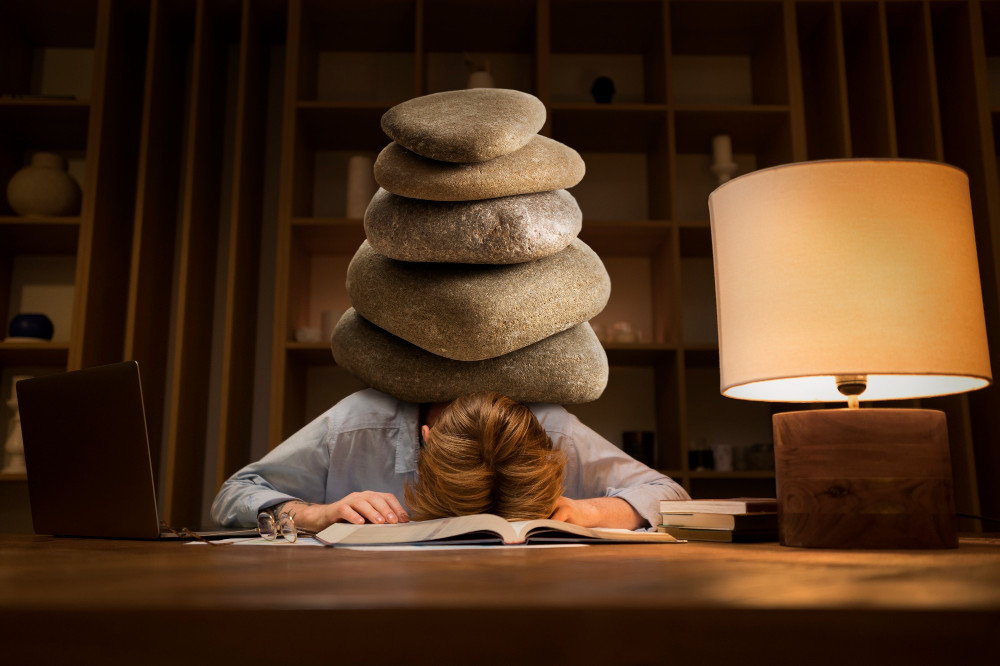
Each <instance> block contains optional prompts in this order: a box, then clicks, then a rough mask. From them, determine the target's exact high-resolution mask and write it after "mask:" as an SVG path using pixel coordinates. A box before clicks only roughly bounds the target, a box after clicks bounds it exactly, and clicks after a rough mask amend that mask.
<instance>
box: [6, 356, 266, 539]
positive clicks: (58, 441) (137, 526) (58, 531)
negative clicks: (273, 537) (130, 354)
mask: <svg viewBox="0 0 1000 666" xmlns="http://www.w3.org/2000/svg"><path fill="white" fill-rule="evenodd" d="M17 402H18V407H19V409H20V413H21V432H22V435H23V437H24V458H25V464H26V465H27V468H28V495H29V498H30V501H31V521H32V526H33V527H34V530H35V532H36V533H37V534H53V535H58V536H80V537H120V538H133V539H158V538H178V536H177V535H176V534H174V533H172V532H170V531H168V530H164V529H161V527H160V519H159V514H158V513H157V508H156V485H155V480H154V479H153V465H152V460H151V458H150V453H149V438H148V435H147V432H146V412H145V409H144V407H143V401H142V385H141V382H140V380H139V364H138V363H136V362H135V361H126V362H124V363H114V364H112V365H104V366H99V367H95V368H88V369H85V370H76V371H73V372H66V373H62V374H58V375H49V376H45V377H36V378H33V379H24V380H21V381H19V382H18V383H17ZM191 484H192V486H193V488H192V490H198V489H200V486H201V478H200V477H199V478H197V479H192V480H191ZM175 527H176V526H175ZM196 532H197V533H198V535H199V536H202V537H204V538H210V537H217V538H222V537H232V536H240V535H246V536H256V530H246V529H222V528H220V529H212V530H197V531H196Z"/></svg>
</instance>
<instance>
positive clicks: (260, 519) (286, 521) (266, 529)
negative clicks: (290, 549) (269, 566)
mask: <svg viewBox="0 0 1000 666" xmlns="http://www.w3.org/2000/svg"><path fill="white" fill-rule="evenodd" d="M257 533H258V534H260V535H261V536H262V537H264V538H265V539H267V540H268V541H274V540H275V539H277V538H278V535H279V534H280V535H281V536H283V537H284V538H285V541H287V542H289V543H295V540H296V539H297V538H298V537H299V533H298V530H296V529H295V521H294V520H292V517H291V516H290V515H288V514H287V513H284V512H282V514H281V515H280V516H278V520H277V522H275V520H274V516H272V515H271V513H270V512H269V511H261V512H260V513H258V514H257Z"/></svg>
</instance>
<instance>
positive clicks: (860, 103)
mask: <svg viewBox="0 0 1000 666" xmlns="http://www.w3.org/2000/svg"><path fill="white" fill-rule="evenodd" d="M840 12H841V22H842V24H843V38H844V67H845V73H846V76H847V107H848V112H849V114H850V123H851V156H852V157H895V156H896V130H895V118H894V115H893V102H892V84H891V82H890V80H889V58H888V45H887V37H886V24H885V9H884V7H883V5H882V4H881V3H875V2H851V3H842V4H841V5H840ZM901 112H903V113H907V112H908V110H903V109H901Z"/></svg>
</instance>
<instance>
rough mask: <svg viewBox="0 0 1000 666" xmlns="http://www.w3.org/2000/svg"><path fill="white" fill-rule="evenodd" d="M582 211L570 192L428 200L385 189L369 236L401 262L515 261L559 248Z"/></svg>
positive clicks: (373, 207)
mask: <svg viewBox="0 0 1000 666" xmlns="http://www.w3.org/2000/svg"><path fill="white" fill-rule="evenodd" d="M582 219H583V215H582V213H581V212H580V206H578V205H577V203H576V199H574V198H573V195H571V194H570V193H569V192H567V191H566V190H553V191H551V192H539V193H536V194H522V195H517V196H511V197H500V198H499V199H483V200H480V201H427V200H424V199H409V198H407V197H401V196H397V195H395V194H392V193H391V192H388V191H386V190H384V189H381V188H380V189H379V191H378V192H377V193H376V194H375V196H374V197H372V200H371V203H370V204H369V205H368V210H367V211H366V212H365V234H366V235H367V236H368V242H369V243H371V246H372V247H373V248H374V249H375V250H376V251H378V252H379V253H380V254H383V255H385V256H387V257H390V258H392V259H398V260H399V261H429V262H453V263H462V264H514V263H520V262H523V261H531V260H533V259H541V258H542V257H547V256H549V255H551V254H555V253H556V252H559V251H560V250H562V249H563V248H565V247H566V246H567V245H569V244H570V243H571V242H572V241H573V239H574V238H576V236H577V234H578V233H580V225H581V222H582Z"/></svg>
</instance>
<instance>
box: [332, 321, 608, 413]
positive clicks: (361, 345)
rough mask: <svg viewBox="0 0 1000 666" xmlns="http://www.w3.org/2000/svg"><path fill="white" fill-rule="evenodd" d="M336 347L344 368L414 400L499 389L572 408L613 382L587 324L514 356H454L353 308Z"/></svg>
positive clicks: (519, 397) (524, 399) (341, 325)
mask: <svg viewBox="0 0 1000 666" xmlns="http://www.w3.org/2000/svg"><path fill="white" fill-rule="evenodd" d="M331 346H332V348H333V357H334V359H335V360H336V361H337V364H338V365H340V366H341V367H343V368H344V369H346V370H347V371H348V372H350V373H351V374H352V375H354V376H355V377H357V378H358V379H360V380H361V381H363V382H365V383H366V384H368V385H369V386H371V387H373V388H376V389H378V390H380V391H382V392H384V393H388V394H390V395H393V396H396V397H397V398H399V399H400V400H406V401H409V402H444V401H449V400H454V399H455V398H457V397H459V396H460V395H463V394H465V393H470V392H472V391H497V392H499V393H503V394H504V395H507V396H509V397H511V398H512V399H514V400H517V401H519V402H550V403H555V404H562V405H565V404H575V403H582V402H590V401H591V400H596V399H597V398H599V397H600V396H601V393H603V392H604V387H605V386H606V385H607V383H608V358H607V355H606V354H605V353H604V349H603V348H602V347H601V343H600V342H599V341H598V339H597V336H596V335H594V331H593V330H592V329H591V328H590V324H588V323H586V322H584V323H581V324H577V325H576V326H573V327H572V328H570V329H568V330H566V331H563V332H561V333H556V334H555V335H553V336H550V337H548V338H545V339H544V340H541V341H539V342H536V343H535V344H533V345H529V346H528V347H524V348H523V349H518V350H517V351H515V352H511V353H510V354H505V355H503V356H498V357H496V358H490V359H486V360H483V361H453V360H451V359H447V358H443V357H441V356H435V355H434V354H431V353H430V352H427V351H424V350H423V349H420V348H419V347H417V346H415V345H411V344H410V343H409V342H406V341H405V340H401V339H400V338H398V337H396V336H394V335H392V334H391V333H389V332H388V331H384V330H382V329H381V328H379V327H377V326H375V325H374V324H372V323H371V322H368V321H366V320H365V319H364V318H363V317H361V316H360V315H359V314H357V312H356V311H355V310H354V309H353V308H352V309H350V310H348V311H347V313H346V314H344V316H343V317H341V319H340V321H339V322H338V323H337V326H336V328H335V329H334V331H333V339H332V342H331Z"/></svg>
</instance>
